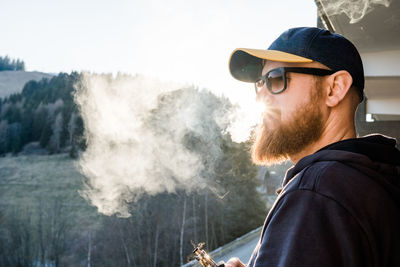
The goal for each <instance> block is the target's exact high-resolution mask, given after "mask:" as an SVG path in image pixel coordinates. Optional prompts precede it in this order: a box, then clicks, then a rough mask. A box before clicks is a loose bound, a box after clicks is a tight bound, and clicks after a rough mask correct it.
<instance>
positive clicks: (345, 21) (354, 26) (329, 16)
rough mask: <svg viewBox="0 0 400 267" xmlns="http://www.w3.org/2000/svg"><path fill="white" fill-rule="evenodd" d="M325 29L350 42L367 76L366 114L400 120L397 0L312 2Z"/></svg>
mask: <svg viewBox="0 0 400 267" xmlns="http://www.w3.org/2000/svg"><path fill="white" fill-rule="evenodd" d="M315 2H316V4H317V7H318V12H319V17H320V19H321V21H322V23H323V24H324V26H325V28H327V29H329V30H331V31H334V32H337V33H339V34H342V35H343V36H345V37H346V38H348V39H349V40H351V41H352V42H353V43H354V45H355V46H356V47H357V49H358V50H359V52H360V54H361V58H362V60H363V64H364V71H365V76H366V81H365V95H366V97H367V102H366V105H367V106H366V111H367V113H370V114H373V115H374V118H375V119H377V120H400V0H315Z"/></svg>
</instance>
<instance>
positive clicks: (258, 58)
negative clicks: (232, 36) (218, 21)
mask: <svg viewBox="0 0 400 267" xmlns="http://www.w3.org/2000/svg"><path fill="white" fill-rule="evenodd" d="M263 60H272V61H278V62H293V63H307V62H313V61H317V62H319V63H322V64H324V65H325V66H327V67H328V68H330V69H331V70H333V71H339V70H346V71H348V72H349V73H350V75H351V76H352V78H353V85H354V86H356V87H357V89H358V90H359V91H360V95H361V96H363V89H364V69H363V64H362V61H361V57H360V54H359V53H358V51H357V48H356V47H355V46H354V45H353V44H352V43H351V42H350V41H349V40H348V39H346V38H345V37H343V36H342V35H340V34H337V33H331V32H330V31H328V30H325V29H320V28H315V27H299V28H291V29H289V30H287V31H285V32H284V33H282V34H281V35H280V36H279V37H278V38H277V39H276V40H275V41H274V42H273V43H272V44H271V45H270V46H269V47H268V49H266V50H263V49H249V48H238V49H235V50H234V51H233V52H232V54H231V57H230V59H229V70H230V72H231V74H232V76H233V77H234V78H235V79H237V80H240V81H243V82H251V83H254V82H255V81H256V80H257V79H258V78H259V77H260V76H261V72H262V69H263Z"/></svg>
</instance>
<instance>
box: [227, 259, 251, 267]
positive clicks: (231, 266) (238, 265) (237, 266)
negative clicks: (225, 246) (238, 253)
mask: <svg viewBox="0 0 400 267" xmlns="http://www.w3.org/2000/svg"><path fill="white" fill-rule="evenodd" d="M225 267H246V265H244V264H243V263H242V262H241V261H240V260H239V258H230V259H229V261H228V262H226V263H225Z"/></svg>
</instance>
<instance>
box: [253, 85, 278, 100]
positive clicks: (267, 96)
mask: <svg viewBox="0 0 400 267" xmlns="http://www.w3.org/2000/svg"><path fill="white" fill-rule="evenodd" d="M273 97H274V95H273V94H271V93H270V92H269V91H268V89H267V86H266V84H264V85H263V87H262V89H261V90H259V91H258V92H257V93H256V101H257V102H265V103H271V102H272V100H273V99H272V98H273Z"/></svg>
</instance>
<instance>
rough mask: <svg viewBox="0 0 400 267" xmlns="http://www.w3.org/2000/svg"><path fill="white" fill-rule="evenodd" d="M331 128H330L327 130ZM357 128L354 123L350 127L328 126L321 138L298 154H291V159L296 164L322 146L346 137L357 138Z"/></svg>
mask: <svg viewBox="0 0 400 267" xmlns="http://www.w3.org/2000/svg"><path fill="white" fill-rule="evenodd" d="M327 129H329V130H327ZM356 136H357V135H356V130H355V127H354V125H352V126H349V127H342V128H341V127H339V126H338V127H331V128H329V127H327V128H325V130H324V131H323V133H322V135H321V138H320V139H318V140H317V141H316V142H314V143H311V144H310V145H309V146H307V147H306V148H305V149H304V150H303V151H301V152H300V153H298V154H295V155H290V160H291V161H292V162H293V163H294V164H296V163H297V162H298V161H299V160H301V159H302V158H304V157H306V156H308V155H311V154H313V153H315V152H317V151H318V150H320V149H321V148H323V147H325V146H327V145H329V144H332V143H336V142H339V141H341V140H345V139H351V138H356Z"/></svg>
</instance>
